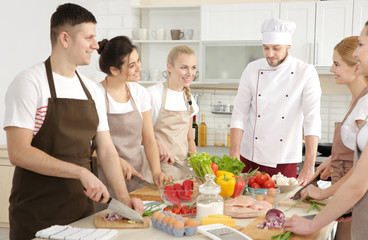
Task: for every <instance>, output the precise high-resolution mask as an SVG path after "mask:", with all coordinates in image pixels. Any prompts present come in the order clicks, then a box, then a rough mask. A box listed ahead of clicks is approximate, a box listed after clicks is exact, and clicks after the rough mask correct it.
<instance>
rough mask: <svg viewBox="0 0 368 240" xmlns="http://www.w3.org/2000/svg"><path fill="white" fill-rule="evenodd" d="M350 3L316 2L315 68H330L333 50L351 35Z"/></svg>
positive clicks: (351, 6)
mask: <svg viewBox="0 0 368 240" xmlns="http://www.w3.org/2000/svg"><path fill="white" fill-rule="evenodd" d="M352 26H353V4H352V1H323V2H317V11H316V40H315V62H314V64H315V65H316V66H330V65H331V63H332V54H333V48H334V47H335V45H336V44H337V43H338V42H340V41H341V40H342V39H343V38H345V37H348V36H351V35H352V33H353V29H352Z"/></svg>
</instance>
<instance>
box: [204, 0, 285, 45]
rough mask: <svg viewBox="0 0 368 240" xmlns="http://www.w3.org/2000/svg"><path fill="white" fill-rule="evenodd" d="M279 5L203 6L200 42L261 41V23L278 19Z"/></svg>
mask: <svg viewBox="0 0 368 240" xmlns="http://www.w3.org/2000/svg"><path fill="white" fill-rule="evenodd" d="M279 11H280V3H249V4H229V5H227V4H221V5H203V6H202V7H201V34H202V37H201V39H202V41H208V40H217V41H219V40H262V34H261V26H262V23H263V22H264V21H265V20H266V19H268V18H272V17H276V18H278V17H279Z"/></svg>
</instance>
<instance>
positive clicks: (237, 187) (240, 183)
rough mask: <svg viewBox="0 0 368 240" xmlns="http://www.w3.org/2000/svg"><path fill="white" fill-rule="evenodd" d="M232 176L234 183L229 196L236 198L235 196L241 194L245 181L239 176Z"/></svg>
mask: <svg viewBox="0 0 368 240" xmlns="http://www.w3.org/2000/svg"><path fill="white" fill-rule="evenodd" d="M233 178H235V180H236V183H235V188H234V193H233V195H232V196H231V197H232V198H236V197H237V196H239V195H241V194H242V192H243V189H244V187H245V181H244V179H243V178H242V177H240V176H233Z"/></svg>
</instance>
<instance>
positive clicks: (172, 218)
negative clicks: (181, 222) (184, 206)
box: [167, 217, 176, 227]
mask: <svg viewBox="0 0 368 240" xmlns="http://www.w3.org/2000/svg"><path fill="white" fill-rule="evenodd" d="M175 222H176V218H175V217H171V218H170V219H169V221H167V226H168V227H170V226H171V225H173V224H174V223H175Z"/></svg>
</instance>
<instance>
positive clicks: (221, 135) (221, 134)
mask: <svg viewBox="0 0 368 240" xmlns="http://www.w3.org/2000/svg"><path fill="white" fill-rule="evenodd" d="M225 134H226V133H225V130H224V128H223V126H222V124H219V125H217V129H216V131H215V143H214V146H215V147H224V146H225Z"/></svg>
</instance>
